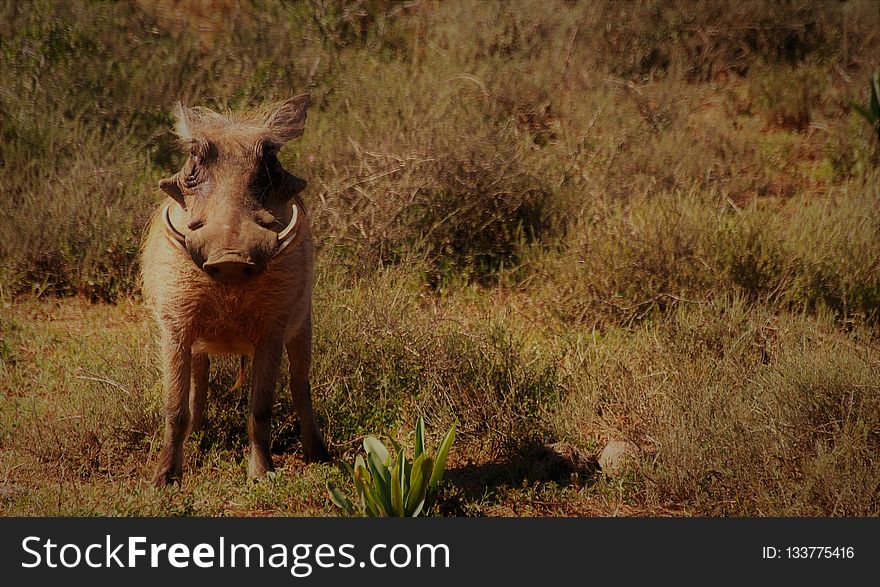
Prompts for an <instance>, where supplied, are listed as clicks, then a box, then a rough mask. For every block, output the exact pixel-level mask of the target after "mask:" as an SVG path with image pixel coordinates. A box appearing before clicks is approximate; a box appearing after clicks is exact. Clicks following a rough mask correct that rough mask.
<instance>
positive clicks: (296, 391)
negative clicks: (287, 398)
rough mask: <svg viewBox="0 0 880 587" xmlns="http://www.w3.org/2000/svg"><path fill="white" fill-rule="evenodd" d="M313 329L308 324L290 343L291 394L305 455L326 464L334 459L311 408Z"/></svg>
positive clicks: (311, 459) (288, 345) (309, 460)
mask: <svg viewBox="0 0 880 587" xmlns="http://www.w3.org/2000/svg"><path fill="white" fill-rule="evenodd" d="M311 339H312V329H311V323H307V324H306V325H305V327H304V330H303V332H301V333H300V334H298V335H297V336H294V337H293V338H292V339H291V340H290V342H288V343H287V356H288V358H289V359H290V393H291V395H292V396H293V407H294V408H295V409H296V415H297V417H299V424H300V429H301V430H302V443H303V452H304V453H305V457H306V461H307V462H321V463H326V462H329V461H331V460H332V458H331V457H330V452H329V451H328V450H327V445H326V444H325V443H324V437H323V436H322V435H321V430H320V429H319V428H318V423H317V422H316V421H315V412H314V410H313V409H312V388H311V384H310V383H309V370H310V368H311V363H312V340H311Z"/></svg>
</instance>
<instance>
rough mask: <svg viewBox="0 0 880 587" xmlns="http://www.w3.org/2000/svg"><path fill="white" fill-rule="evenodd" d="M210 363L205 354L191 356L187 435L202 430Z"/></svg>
mask: <svg viewBox="0 0 880 587" xmlns="http://www.w3.org/2000/svg"><path fill="white" fill-rule="evenodd" d="M210 368H211V361H210V359H208V355H206V354H198V355H193V358H192V383H191V389H190V397H189V418H190V420H189V433H190V434H192V433H193V432H198V431H199V430H201V429H202V422H203V421H204V418H205V402H206V401H207V399H208V372H209V371H210Z"/></svg>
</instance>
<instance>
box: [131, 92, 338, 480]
mask: <svg viewBox="0 0 880 587" xmlns="http://www.w3.org/2000/svg"><path fill="white" fill-rule="evenodd" d="M303 98H305V100H303ZM296 100H299V104H300V105H302V104H305V106H302V108H301V112H298V113H296V116H293V117H289V120H286V121H285V120H283V115H284V114H285V108H288V110H289V104H290V103H291V102H292V101H296ZM292 101H288V102H285V103H284V104H282V105H281V106H279V107H278V108H276V109H274V110H271V111H264V112H261V113H259V114H256V115H251V116H252V118H249V119H248V118H242V117H233V116H231V115H230V116H224V115H219V114H215V113H210V114H208V113H207V111H204V110H202V111H192V110H186V109H184V108H182V107H180V109H179V111H178V114H177V117H178V134H179V135H181V139H182V140H183V141H197V142H198V143H199V144H208V143H209V144H210V145H211V149H213V151H214V153H215V154H216V159H217V160H218V161H217V162H216V163H215V164H214V165H213V167H212V168H211V169H206V170H205V171H204V174H205V175H206V177H210V179H206V180H205V181H203V182H202V184H203V185H202V186H201V187H199V188H198V189H188V188H187V186H186V185H184V183H183V182H182V180H179V178H178V176H180V175H182V173H183V172H181V173H180V174H177V175H175V177H173V178H171V179H170V180H164V181H163V182H162V183H161V184H160V187H162V189H164V190H165V191H166V192H168V193H169V198H168V199H167V200H166V202H164V203H163V206H162V209H164V206H165V205H166V204H170V205H172V207H173V209H174V214H172V218H173V220H174V224H175V225H176V226H178V227H182V226H190V227H191V226H193V225H194V224H193V215H194V214H196V213H197V212H198V214H200V218H199V219H198V220H199V222H200V223H202V224H203V225H204V228H199V227H197V228H194V229H193V230H190V231H186V246H187V249H188V250H187V251H185V250H182V248H181V247H179V246H177V245H176V244H175V243H174V242H172V240H171V239H169V238H168V235H167V234H166V232H165V227H164V226H163V221H162V215H161V213H160V212H159V211H157V213H156V214H154V216H153V218H152V220H151V222H150V225H149V228H148V232H147V236H146V239H145V242H144V245H143V252H142V285H143V292H144V297H145V299H146V301H147V303H148V305H149V307H150V308H151V309H152V312H153V314H154V317H155V319H156V321H157V322H158V325H159V330H160V351H161V355H162V358H163V371H164V379H165V380H164V384H165V393H166V396H165V398H166V400H165V422H166V423H165V434H164V445H163V448H162V451H161V454H160V456H159V462H158V465H157V468H156V473H155V476H154V479H153V482H154V484H156V485H165V484H168V483H171V482H174V481H177V480H179V479H180V478H181V476H182V469H183V442H184V439H185V437H186V436H187V434H188V433H189V432H191V431H194V430H197V429H198V428H199V427H200V426H201V423H202V417H203V413H204V405H205V401H206V397H207V389H208V371H209V359H208V355H209V354H223V353H235V354H242V355H251V356H252V357H253V365H252V381H251V392H250V406H249V410H250V414H249V417H248V437H249V441H250V458H249V465H248V475H249V477H261V476H262V475H264V474H265V473H266V472H267V471H271V470H272V459H271V456H270V451H269V449H270V418H271V408H272V395H273V391H274V388H275V384H276V380H277V376H278V370H279V368H280V365H281V359H282V353H283V352H284V350H285V349H286V351H287V355H288V357H289V360H290V386H291V393H292V395H293V402H294V407H295V409H296V412H297V415H298V417H299V419H300V423H301V427H302V439H303V446H304V450H305V455H306V458H307V459H308V460H327V459H329V454H328V452H327V448H326V446H325V444H324V440H323V438H322V436H321V432H320V431H319V429H318V426H317V424H316V422H315V417H314V414H313V411H312V404H311V395H310V386H309V368H310V364H311V335H312V332H311V329H312V324H311V314H312V312H311V300H312V283H313V274H314V261H313V256H314V244H313V241H312V235H311V232H310V228H309V223H308V218H307V217H306V215H305V208H304V207H303V203H302V200H301V199H300V198H299V196H298V195H297V193H296V191H297V190H296V189H292V187H291V184H290V183H289V182H279V181H275V182H274V183H273V182H270V183H271V185H268V184H267V185H266V186H264V187H262V188H260V187H259V186H256V184H255V180H254V179H253V176H254V174H255V173H257V172H258V171H260V170H259V169H257V168H258V167H259V166H260V165H261V164H262V163H260V160H259V157H260V155H259V150H260V145H263V144H265V143H266V141H271V142H272V143H274V144H276V145H277V146H278V147H280V144H283V142H285V141H286V140H289V139H290V138H294V137H295V136H298V135H299V134H301V132H302V125H303V124H304V122H305V107H307V97H302V96H301V97H298V98H294V99H292ZM194 112H197V113H198V114H197V116H198V117H201V118H204V119H206V121H210V124H204V125H199V124H198V121H197V120H196V116H194V115H193V114H194ZM279 113H280V115H279ZM263 116H265V120H266V121H267V122H266V123H265V124H264V125H263V126H260V124H259V118H258V117H263ZM279 116H282V120H281V123H279ZM273 117H274V118H273ZM297 117H298V118H297ZM242 120H245V121H246V124H243V123H242ZM224 121H225V122H226V124H224ZM284 123H287V128H286V129H285V128H281V126H283V124H284ZM273 125H274V127H273ZM297 125H298V127H297ZM291 128H292V130H291ZM285 133H286V134H285ZM251 154H254V156H255V157H256V158H257V159H256V161H257V162H256V163H254V160H252V159H253V158H252V157H251ZM193 158H194V157H193V155H191V161H190V162H188V164H187V165H188V166H193V165H199V164H200V162H199V160H196V161H195V162H193V161H192V159H193ZM221 163H222V165H221ZM184 169H185V170H186V169H187V168H186V167H185V168H184ZM255 169H256V171H255ZM285 173H286V172H285ZM288 175H289V174H288ZM285 177H286V176H285ZM293 179H294V180H295V178H293ZM170 183H171V184H172V185H169V184H170ZM300 184H302V182H300ZM300 184H296V183H294V184H293V188H296V187H297V186H298V185H300ZM255 186H256V187H255ZM190 187H192V186H190ZM256 188H259V189H258V190H257V191H259V192H260V193H255V189H256ZM300 189H301V187H300ZM291 198H292V201H293V202H294V203H295V204H296V205H297V206H298V207H299V212H300V213H299V218H300V219H299V226H298V229H297V231H296V237H295V239H294V240H293V241H292V242H291V244H290V245H288V246H287V247H286V248H285V249H284V250H283V251H281V252H280V253H277V254H275V255H274V256H273V255H272V251H266V252H265V254H263V253H260V251H257V252H254V250H256V249H260V247H262V248H263V249H265V248H266V247H267V246H269V245H266V244H265V242H272V243H274V240H273V241H268V240H266V234H268V235H269V236H270V237H272V236H273V235H274V236H277V232H278V230H279V229H281V228H283V227H284V226H285V225H286V224H287V222H288V221H290V218H291V212H290V202H291ZM174 202H177V204H175V203H174ZM178 204H179V205H178ZM260 214H262V215H266V214H269V215H270V216H269V218H272V219H274V220H276V221H275V223H274V224H273V225H272V226H271V228H266V227H265V226H264V227H260V226H257V225H256V224H255V223H254V222H252V221H250V220H249V218H250V216H251V215H257V216H258V217H259V215H260ZM216 218H219V219H220V224H218V223H217V222H213V220H212V219H216ZM187 221H189V222H187ZM181 230H184V229H181ZM197 230H204V233H197ZM205 234H207V237H205V236H204V235H205ZM253 235H257V236H255V237H253V238H256V239H257V240H256V241H254V240H253V238H252V239H251V241H252V242H246V240H247V239H248V238H250V237H252V236H253ZM197 237H199V238H200V239H201V240H198V239H197ZM221 241H222V242H221ZM238 241H241V242H238ZM264 241H265V242H264ZM192 243H200V244H199V246H201V247H202V249H200V250H201V251H202V252H201V253H200V252H199V251H196V250H195V248H196V245H194V244H192ZM217 243H220V244H217ZM215 245H216V246H215ZM218 247H219V249H220V250H221V253H222V255H224V258H226V257H230V256H235V258H236V259H245V258H247V259H250V258H251V256H254V257H257V256H260V255H261V254H262V257H263V259H262V261H261V262H260V263H259V267H258V271H257V272H256V273H255V274H254V275H253V276H251V277H249V278H247V279H246V281H244V282H236V283H224V282H221V281H218V280H217V279H215V278H214V277H212V276H210V275H209V274H208V272H207V269H206V267H207V265H208V262H207V261H208V260H210V258H212V257H214V256H216V255H218V254H221V253H217V252H216V249H218ZM260 250H262V249H260ZM188 253H189V254H188ZM199 255H201V256H199ZM203 257H204V258H203ZM200 265H202V266H200ZM248 275H251V274H250V273H248Z"/></svg>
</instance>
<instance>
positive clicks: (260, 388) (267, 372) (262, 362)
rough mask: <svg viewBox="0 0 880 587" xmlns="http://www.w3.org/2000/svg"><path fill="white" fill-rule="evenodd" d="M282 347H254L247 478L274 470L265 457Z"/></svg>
mask: <svg viewBox="0 0 880 587" xmlns="http://www.w3.org/2000/svg"><path fill="white" fill-rule="evenodd" d="M283 348H284V344H283V343H282V342H281V341H280V340H278V341H272V342H269V343H266V344H262V345H258V346H257V348H256V349H255V351H254V362H253V366H252V367H251V371H252V374H253V375H252V377H251V401H250V415H249V416H248V439H249V440H250V445H251V454H250V457H249V459H248V477H250V478H251V479H254V478H259V477H262V476H263V475H265V474H266V473H267V472H268V471H272V470H274V467H273V466H272V456H271V455H270V454H269V448H270V446H271V434H272V396H273V394H274V391H275V383H276V382H277V381H278V370H279V368H280V366H281V352H282V349H283Z"/></svg>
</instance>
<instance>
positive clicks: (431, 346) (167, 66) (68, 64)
mask: <svg viewBox="0 0 880 587" xmlns="http://www.w3.org/2000/svg"><path fill="white" fill-rule="evenodd" d="M734 4H735V5H734ZM0 14H2V17H3V18H0V38H2V44H0V67H2V68H3V71H4V72H10V75H4V76H2V79H0V132H2V134H3V140H2V143H0V198H2V201H0V204H2V206H0V304H2V307H0V392H2V395H3V398H4V400H3V402H0V479H2V485H0V513H3V514H5V515H46V514H64V515H103V514H109V515H333V514H334V511H333V507H332V505H331V504H330V503H329V500H328V499H327V498H326V496H325V492H324V489H323V487H324V484H325V482H326V481H327V480H328V479H329V480H332V481H334V483H336V484H337V485H342V486H343V489H344V490H345V491H348V492H349V493H351V488H350V487H345V486H344V482H343V480H342V477H341V475H340V474H339V473H338V471H337V470H336V469H335V468H334V467H332V466H322V465H309V466H306V465H305V464H304V463H303V461H302V458H301V455H300V447H299V430H298V426H297V424H296V421H295V418H294V416H293V410H292V406H291V405H290V402H289V400H288V398H287V395H288V394H287V393H286V392H284V391H283V386H284V384H285V382H284V381H282V382H280V384H279V393H278V394H277V400H276V406H275V414H276V418H275V424H274V450H275V451H276V452H277V453H278V455H277V457H276V462H277V464H278V465H279V472H278V474H277V475H276V476H275V477H274V478H272V479H270V480H268V481H267V482H264V483H260V484H256V485H253V484H248V483H246V482H245V465H244V456H245V446H244V445H245V437H246V433H245V418H246V416H245V410H246V405H247V397H246V394H245V392H243V391H241V390H239V391H236V392H228V391H226V390H228V389H229V388H230V387H232V383H233V381H234V379H235V373H236V367H237V365H236V362H235V361H234V360H232V359H228V360H220V361H215V362H214V363H213V365H212V384H211V391H210V400H209V405H208V413H207V424H206V428H205V429H204V430H203V431H202V432H201V433H199V435H197V437H196V438H194V439H193V441H192V442H190V443H189V444H188V449H187V450H188V459H187V471H186V479H185V482H184V484H183V487H181V488H177V489H173V490H171V491H169V492H155V491H153V490H152V489H148V488H147V483H146V479H147V478H148V477H149V473H150V469H151V464H152V460H153V458H154V456H155V452H156V450H157V449H158V443H159V441H160V402H161V393H162V390H161V381H160V380H161V377H160V372H159V367H158V361H157V357H156V352H157V351H156V347H155V333H154V331H153V326H152V324H151V323H150V320H149V317H148V316H147V315H146V313H145V312H144V310H143V308H142V306H141V302H140V299H139V293H138V291H137V279H136V275H137V270H138V267H137V251H138V247H139V243H140V239H141V236H142V230H143V226H144V224H145V222H146V220H147V218H148V217H149V214H150V213H151V211H152V210H153V208H154V207H155V205H157V203H158V201H159V199H160V196H159V194H158V193H157V190H156V188H155V185H156V182H157V181H158V179H159V178H161V177H166V176H168V175H170V174H171V173H173V172H174V170H175V169H176V168H177V167H178V166H179V164H180V162H181V156H180V155H179V154H178V153H177V152H176V151H175V149H174V145H173V139H172V136H171V135H170V133H169V132H168V129H169V128H170V126H171V121H170V117H169V114H168V112H169V110H170V106H171V103H172V102H173V101H174V100H176V99H178V98H180V99H183V100H184V101H186V102H188V103H190V104H193V105H195V104H201V105H208V106H213V107H232V108H237V107H242V106H246V105H251V104H259V103H261V102H263V101H265V100H271V99H277V98H281V97H285V96H288V95H292V94H296V93H299V92H301V91H302V90H305V89H307V90H309V91H310V92H311V93H312V96H313V101H314V107H313V109H312V111H311V112H310V117H309V122H308V126H307V131H306V133H305V135H304V136H303V138H302V139H301V140H300V141H298V142H296V143H295V144H292V145H291V146H289V147H287V148H286V149H285V151H284V152H283V153H282V159H283V160H284V163H285V164H286V165H287V166H288V167H289V168H290V169H292V170H293V171H294V172H295V173H297V174H298V175H300V176H304V177H306V178H307V179H308V181H309V182H310V184H309V188H308V189H307V191H306V192H304V195H305V196H306V199H307V204H308V205H309V212H310V216H311V219H312V223H313V226H314V231H315V234H316V238H317V241H318V245H319V255H318V280H317V283H318V285H317V290H316V292H315V313H316V315H315V325H316V331H315V341H314V350H315V364H314V373H313V379H312V388H313V394H314V396H315V403H316V410H317V414H318V419H319V422H320V424H321V425H322V427H323V429H324V430H325V432H326V436H327V439H328V442H329V443H330V446H331V449H332V450H333V451H334V453H335V455H336V456H338V457H340V458H344V459H347V460H351V458H349V457H351V456H352V455H353V454H354V452H355V451H356V450H357V447H358V446H359V442H360V439H361V438H362V437H363V435H365V434H367V433H385V434H389V435H391V436H399V435H402V434H404V432H403V431H405V430H411V428H412V424H413V423H414V422H415V420H416V419H417V417H418V416H419V415H422V416H424V417H425V419H426V422H427V425H428V426H427V427H428V430H445V429H447V428H448V427H449V425H450V424H451V423H452V422H453V421H456V422H458V440H457V441H456V445H455V448H454V450H453V453H452V455H451V457H450V465H449V467H450V471H449V475H448V482H447V483H446V486H445V488H444V489H443V493H442V495H441V499H440V500H439V501H438V503H437V505H436V506H435V508H434V510H433V511H432V512H429V513H432V514H434V515H808V516H813V515H835V516H837V515H878V514H880V500H878V495H880V463H878V461H877V456H876V455H877V454H878V449H880V393H878V392H880V384H878V382H880V334H878V319H880V314H878V309H880V224H878V222H877V210H878V205H880V181H878V180H880V176H878V173H880V172H878V166H877V162H878V157H880V146H878V144H877V140H876V137H875V136H874V133H873V131H872V129H871V128H870V127H869V126H868V125H866V124H865V123H864V121H863V120H862V119H861V118H859V116H858V114H857V113H855V112H854V111H853V109H852V108H851V107H850V103H851V102H853V101H855V102H856V103H862V102H864V100H865V96H866V89H867V80H868V79H869V77H870V75H871V73H872V71H873V70H876V69H877V68H878V67H880V63H878V60H877V57H876V55H878V54H880V30H878V28H877V27H876V4H874V3H872V2H860V1H850V2H844V3H822V2H817V3H815V4H807V5H804V6H801V5H800V4H794V3H782V4H779V5H768V4H765V3H757V2H756V3H725V2H703V3H700V4H698V5H697V7H696V8H694V6H693V5H692V4H690V3H673V4H669V3H667V2H663V3H659V2H658V3H653V2H645V3H638V4H628V3H614V2H602V3H577V2H563V1H559V2H556V3H554V5H553V6H552V7H550V8H547V9H543V10H541V11H535V10H533V9H532V8H531V5H530V4H529V3H527V2H523V3H502V2H480V3H476V2H473V3H471V2H461V3H436V2H426V1H423V2H420V3H415V4H400V3H395V2H390V1H381V0H370V1H367V0H365V1H363V2H354V3H339V2H332V1H329V0H311V1H308V2H300V3H282V2H268V3H262V4H261V6H260V8H259V10H258V9H256V8H254V7H251V6H250V5H245V4H241V3H237V2H225V1H217V2H213V3H210V2H199V1H194V2H183V3H176V2H159V3H149V6H148V3H140V2H138V3H134V4H131V5H126V4H124V3H115V2H92V3H86V2H70V3H55V2H32V3H30V4H23V3H7V4H4V5H3V6H2V7H0ZM462 22H468V23H471V25H470V26H468V27H463V26H461V23H462ZM431 440H432V441H433V443H434V444H436V442H437V440H439V439H431ZM611 440H626V441H628V442H631V443H633V445H634V446H635V447H636V449H637V454H636V455H635V456H634V457H633V458H632V460H631V462H629V464H628V465H627V466H626V467H625V469H624V470H623V471H622V472H621V473H619V474H615V475H613V476H612V475H605V474H602V473H596V472H595V471H594V470H590V471H587V470H581V471H570V470H567V469H565V467H563V468H562V469H558V468H554V467H553V466H550V465H549V464H547V463H545V462H544V461H543V459H544V457H542V456H540V455H541V454H544V453H541V450H544V449H542V448H541V447H543V446H545V445H549V444H552V443H557V444H558V445H564V446H566V447H568V449H567V450H569V451H576V452H577V453H578V454H581V455H584V458H585V459H586V460H587V461H589V460H590V459H592V458H593V457H594V456H595V455H597V454H598V453H599V452H600V451H601V450H602V448H603V447H604V446H605V444H606V443H607V442H609V441H611Z"/></svg>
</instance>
